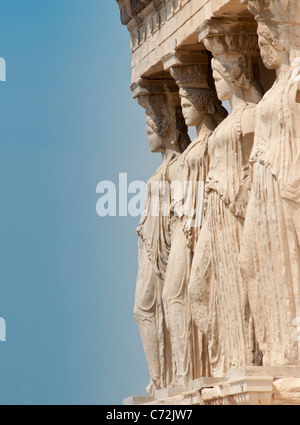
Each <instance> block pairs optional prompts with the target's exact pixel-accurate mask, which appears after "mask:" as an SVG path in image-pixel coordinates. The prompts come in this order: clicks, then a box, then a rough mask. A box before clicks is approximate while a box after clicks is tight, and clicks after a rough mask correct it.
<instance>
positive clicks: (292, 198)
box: [240, 0, 300, 366]
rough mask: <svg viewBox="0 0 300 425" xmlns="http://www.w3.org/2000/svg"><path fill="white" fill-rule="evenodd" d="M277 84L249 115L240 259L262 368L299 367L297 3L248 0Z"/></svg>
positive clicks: (299, 22) (299, 10)
mask: <svg viewBox="0 0 300 425" xmlns="http://www.w3.org/2000/svg"><path fill="white" fill-rule="evenodd" d="M248 7H249V9H250V11H251V12H252V13H253V14H254V15H255V18H256V20H257V22H258V36H259V47H260V51H261V56H262V59H263V62H264V64H265V66H266V67H267V68H269V69H275V70H276V74H277V79H276V81H275V83H274V85H273V87H272V88H271V89H270V90H269V91H268V92H267V93H266V94H265V96H264V97H263V99H262V101H261V102H260V104H259V105H258V107H257V109H256V114H255V123H256V126H255V141H254V146H253V151H252V155H251V162H252V164H253V184H252V190H251V196H250V199H249V204H248V210H247V215H246V220H245V229H244V234H243V243H242V249H241V254H240V262H241V269H242V274H243V277H244V280H245V283H246V287H247V290H248V296H249V301H250V306H251V310H252V313H253V317H254V323H255V328H256V335H257V338H258V342H259V346H260V349H261V351H262V354H263V365H264V366H265V365H292V364H293V365H295V364H300V341H299V337H297V325H299V323H300V319H299V318H300V2H299V1H298V0H264V1H258V0H256V1H252V0H251V1H249V3H248Z"/></svg>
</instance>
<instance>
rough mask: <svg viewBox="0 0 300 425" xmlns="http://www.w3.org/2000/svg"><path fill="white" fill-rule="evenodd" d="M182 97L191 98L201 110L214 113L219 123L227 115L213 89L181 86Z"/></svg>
mask: <svg viewBox="0 0 300 425" xmlns="http://www.w3.org/2000/svg"><path fill="white" fill-rule="evenodd" d="M179 94H180V96H181V97H186V98H187V99H189V100H190V101H191V102H192V104H193V105H194V106H195V108H196V109H197V110H198V111H199V112H203V113H206V114H210V115H213V117H214V118H215V120H216V121H217V123H220V122H221V121H223V119H224V118H226V117H227V115H228V112H227V111H226V109H225V108H224V107H223V106H222V102H220V100H219V99H218V97H217V95H216V93H215V91H214V90H212V89H197V88H188V87H187V88H181V89H180V90H179Z"/></svg>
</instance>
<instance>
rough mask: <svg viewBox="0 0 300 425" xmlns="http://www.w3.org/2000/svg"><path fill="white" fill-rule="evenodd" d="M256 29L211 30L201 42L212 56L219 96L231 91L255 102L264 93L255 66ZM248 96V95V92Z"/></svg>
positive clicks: (224, 98)
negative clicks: (230, 31) (227, 31)
mask: <svg viewBox="0 0 300 425" xmlns="http://www.w3.org/2000/svg"><path fill="white" fill-rule="evenodd" d="M257 40H258V37H257V34H256V33H245V32H240V33H228V34H224V33H222V32H221V33H219V34H215V33H214V34H212V35H211V36H210V37H207V38H206V39H205V40H204V44H205V46H206V47H207V49H208V50H210V51H211V52H212V54H213V56H214V58H213V60H212V69H213V77H214V80H215V85H216V91H217V95H218V97H219V99H220V100H222V101H224V100H230V99H231V96H232V93H236V94H239V95H240V96H241V95H242V96H243V98H246V97H247V95H248V94H249V95H250V92H251V97H252V98H253V99H252V101H253V102H256V103H257V102H258V101H259V100H260V99H261V97H262V94H263V89H262V87H261V84H260V73H259V66H258V59H259V48H258V42H257ZM248 97H249V96H248Z"/></svg>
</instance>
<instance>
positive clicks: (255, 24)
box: [117, 0, 300, 405]
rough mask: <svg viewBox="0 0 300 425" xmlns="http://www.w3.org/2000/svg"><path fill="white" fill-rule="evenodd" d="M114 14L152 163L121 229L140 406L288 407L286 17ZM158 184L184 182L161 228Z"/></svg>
mask: <svg viewBox="0 0 300 425" xmlns="http://www.w3.org/2000/svg"><path fill="white" fill-rule="evenodd" d="M117 1H118V4H119V6H120V10H121V17H122V22H123V23H124V24H126V25H127V28H128V30H129V32H130V35H131V51H132V93H133V97H134V98H136V99H137V100H138V102H139V103H140V104H141V106H142V107H143V108H144V109H145V110H146V124H147V132H148V139H149V144H150V149H151V151H152V152H160V153H161V154H162V166H161V167H160V168H159V169H158V170H157V171H156V172H155V173H154V175H153V176H152V177H151V178H150V180H149V183H148V194H147V201H146V206H145V211H146V214H145V215H144V216H143V217H142V219H141V222H140V224H139V226H138V229H137V233H138V236H139V238H138V240H139V242H138V243H139V270H138V278H137V287H136V300H135V310H134V313H135V317H136V320H137V323H138V325H139V329H140V333H141V338H142V342H143V347H144V351H145V355H146V358H147V362H148V366H149V374H150V379H151V380H150V385H149V387H148V392H149V394H150V395H152V396H154V394H155V391H160V392H156V395H157V396H158V399H156V400H155V401H153V402H152V403H167V401H168V402H170V403H172V404H176V403H178V404H188V403H196V404H262V405H263V404H272V403H273V404H289V403H290V404H298V398H299V382H298V381H299V379H300V374H299V371H300V369H299V368H300V332H299V330H300V243H299V241H300V215H299V214H300V143H299V141H300V120H299V117H300V42H299V40H300V2H299V1H298V0H297V1H296V0H248V1H247V0H166V1H161V0H134V1H132V0H117ZM275 74H276V76H275ZM264 91H266V92H265V93H264ZM221 101H229V102H230V105H231V111H230V114H229V115H228V116H227V113H225V112H224V109H223V108H222V106H221ZM187 127H196V133H197V137H196V139H195V140H193V141H192V142H191V143H190V140H189V138H188V136H187ZM154 182H156V183H159V185H158V186H156V189H153V188H152V187H151V183H154ZM164 182H168V183H174V182H179V183H180V187H182V186H183V185H184V183H185V182H187V183H189V185H188V188H189V189H188V190H186V192H184V193H183V194H182V193H181V196H179V197H178V196H177V195H176V190H175V189H174V190H173V189H172V191H171V192H170V193H169V195H168V201H169V204H170V211H169V212H170V214H169V216H167V217H166V216H165V215H164V214H163V208H164V206H163V205H164V203H163V202H162V199H163V196H165V194H164V193H163V188H162V184H163V183H164ZM198 183H201V184H202V188H203V187H205V191H204V190H202V191H198V186H197V184H198ZM200 186H201V185H200ZM188 202H191V204H192V205H193V206H194V207H195V208H194V209H193V210H192V211H191V212H189V213H186V212H185V211H184V212H183V209H184V207H185V206H186V205H188ZM153 204H155V205H156V207H157V208H158V209H157V211H158V214H156V215H151V214H150V213H149V211H150V210H151V208H152V206H153ZM195 223H196V224H195ZM233 368H239V369H237V370H232V369H233ZM211 377H214V378H220V381H219V382H215V381H214V380H212V381H211V383H210V384H209V382H208V381H205V379H209V378H211ZM197 378H198V379H204V381H201V384H200V381H198V384H199V386H198V387H197V385H198V384H195V383H194V384H193V385H194V386H191V387H190V388H188V389H187V386H188V383H189V381H193V380H194V381H195V379H197ZM226 379H227V381H224V380H226ZM195 382H197V381H195ZM205 382H206V384H205ZM202 384H203V385H204V386H203V387H201V385H202ZM191 385H192V384H191ZM183 388H185V390H184V389H183ZM172 391H173V396H172V397H171V396H170V395H171V392H172ZM175 393H176V395H175Z"/></svg>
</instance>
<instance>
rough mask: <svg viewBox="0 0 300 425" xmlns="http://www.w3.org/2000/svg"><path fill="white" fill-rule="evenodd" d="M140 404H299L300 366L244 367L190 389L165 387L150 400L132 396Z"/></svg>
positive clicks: (131, 400) (199, 381)
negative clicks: (225, 376) (224, 376)
mask: <svg viewBox="0 0 300 425" xmlns="http://www.w3.org/2000/svg"><path fill="white" fill-rule="evenodd" d="M123 403H124V404H127V405H129V404H131V405H133V404H135V405H137V404H140V405H185V406H187V405H190V406H191V405H300V367H297V366H287V367H275V366H274V367H260V366H254V367H245V368H239V369H232V370H230V371H229V373H228V377H227V378H200V379H197V380H195V381H191V382H189V386H188V388H165V389H162V390H159V391H156V393H155V400H154V399H150V398H148V397H129V398H127V399H125V400H124V402H123Z"/></svg>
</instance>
